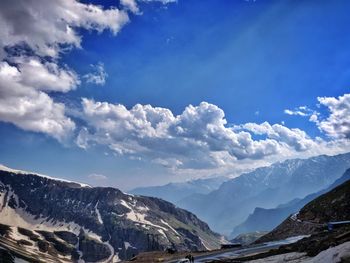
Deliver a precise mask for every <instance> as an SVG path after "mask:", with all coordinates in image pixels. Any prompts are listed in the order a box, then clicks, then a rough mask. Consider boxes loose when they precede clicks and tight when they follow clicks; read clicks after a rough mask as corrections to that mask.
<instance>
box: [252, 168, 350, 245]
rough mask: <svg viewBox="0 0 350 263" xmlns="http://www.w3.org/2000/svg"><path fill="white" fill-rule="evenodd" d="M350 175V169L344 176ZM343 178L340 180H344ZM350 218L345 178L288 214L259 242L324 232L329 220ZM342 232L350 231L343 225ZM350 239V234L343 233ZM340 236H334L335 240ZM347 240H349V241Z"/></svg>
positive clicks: (348, 183)
mask: <svg viewBox="0 0 350 263" xmlns="http://www.w3.org/2000/svg"><path fill="white" fill-rule="evenodd" d="M349 177H350V169H349V170H347V171H346V173H345V174H344V175H343V177H342V178H344V179H348V178H349ZM343 181H344V180H343V179H341V180H340V181H338V182H343ZM349 218H350V180H345V182H343V183H341V184H340V185H338V186H337V187H335V188H334V189H332V190H331V191H329V192H326V193H324V194H323V195H321V196H319V197H317V198H315V199H314V200H312V201H311V202H309V203H307V204H306V205H305V206H304V207H303V208H302V209H300V211H298V212H297V213H295V214H293V215H291V216H288V217H287V218H286V219H285V220H284V221H283V222H282V223H281V224H280V225H278V226H277V227H276V228H275V229H273V230H272V231H271V232H269V233H268V234H266V235H265V236H263V237H262V238H260V239H259V240H258V241H257V242H268V241H272V240H280V239H284V238H288V237H291V236H295V235H312V234H317V233H320V232H321V233H322V232H324V229H325V226H327V223H328V222H339V221H348V220H349ZM343 227H344V229H345V230H344V229H343V230H342V231H341V234H344V233H349V232H348V231H349V226H348V225H346V224H345V225H343ZM343 236H345V237H347V239H348V240H349V239H350V238H349V234H347V235H346V234H345V235H343ZM336 239H338V238H334V239H333V240H331V241H334V240H336ZM348 240H347V241H348Z"/></svg>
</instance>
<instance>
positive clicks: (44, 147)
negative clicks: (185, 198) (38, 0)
mask: <svg viewBox="0 0 350 263" xmlns="http://www.w3.org/2000/svg"><path fill="white" fill-rule="evenodd" d="M15 2H16V1H14V3H13V5H15V4H16V3H15ZM19 2H21V1H19ZM72 2H74V1H72ZM83 2H84V3H83V4H86V3H90V2H87V1H83ZM129 2H133V3H135V4H137V6H138V8H139V12H138V13H133V12H131V11H128V10H127V8H126V7H125V5H122V4H121V3H118V1H110V2H108V4H107V2H105V1H100V2H92V3H93V4H94V5H103V6H101V7H100V8H101V10H108V9H110V8H113V7H115V8H118V9H119V10H124V11H123V12H125V14H127V16H128V19H129V21H128V22H127V23H126V24H120V25H121V29H120V30H119V31H118V30H117V31H118V32H117V34H113V30H112V29H111V28H112V26H113V22H110V21H108V22H106V23H107V24H102V22H101V18H99V17H98V18H96V19H97V20H96V21H95V24H96V25H99V23H100V25H101V27H103V28H102V30H101V29H100V28H98V26H96V25H95V24H94V25H92V26H91V27H90V28H86V27H85V28H84V26H81V25H72V26H75V27H73V28H74V30H75V32H76V35H80V36H81V48H78V47H76V46H74V45H73V44H72V43H69V42H68V40H61V39H58V40H56V42H57V43H60V44H61V46H60V47H58V52H59V56H56V57H55V56H51V55H49V56H43V55H41V54H40V50H35V49H34V51H33V52H34V54H35V58H38V57H39V58H40V59H41V62H40V63H43V64H44V63H46V62H47V61H54V63H55V64H57V66H58V67H59V68H61V69H62V70H67V71H68V70H69V71H71V72H74V74H75V75H76V78H77V79H79V81H78V82H79V83H78V82H77V83H76V87H75V88H72V84H70V85H71V86H69V87H70V88H69V91H68V92H62V90H58V88H56V90H53V92H48V91H47V88H46V89H45V91H41V92H44V93H45V94H48V95H49V97H50V99H52V100H53V101H54V102H57V103H63V104H64V106H65V117H67V118H69V119H71V120H72V122H74V123H75V129H74V131H73V132H72V134H71V135H70V136H69V139H64V140H63V139H61V137H59V138H60V139H57V138H58V137H57V136H56V135H53V134H54V132H53V131H49V132H47V131H46V130H45V129H40V130H38V129H37V128H33V126H32V125H28V123H27V122H25V124H22V123H20V122H19V121H18V119H17V118H16V119H15V120H14V119H12V117H11V116H13V115H6V114H8V112H7V113H6V114H5V113H4V111H3V112H1V111H0V120H1V121H0V134H1V136H0V140H1V141H0V144H1V145H2V147H1V148H2V151H1V152H0V162H1V163H3V164H5V165H8V166H11V167H14V168H20V169H26V170H33V171H38V172H41V173H45V174H48V175H53V176H57V177H64V178H68V179H74V180H78V181H84V182H88V183H91V184H95V185H113V186H116V187H121V188H122V189H129V188H132V187H133V186H139V185H150V184H161V183H165V182H169V181H181V180H185V179H188V178H190V177H195V176H198V175H199V176H210V175H216V174H236V173H239V171H241V169H243V170H244V169H246V168H249V167H253V166H256V165H259V164H261V165H262V164H268V163H271V162H273V161H277V160H280V159H283V158H293V157H304V156H311V155H313V154H316V153H317V154H319V153H330V154H332V153H337V152H342V151H347V149H348V148H346V147H345V148H342V147H339V144H341V145H345V146H347V142H348V138H349V136H348V135H349V133H348V124H347V123H346V122H343V121H342V120H344V118H342V116H343V115H341V114H344V116H347V115H346V114H347V113H348V112H347V111H348V110H349V109H348V105H349V104H348V103H349V99H348V98H347V97H342V96H345V95H346V94H347V93H348V88H349V84H350V67H349V65H350V62H349V61H350V49H349V43H350V28H349V27H348V25H349V22H350V21H349V20H350V18H349V16H348V11H349V8H350V3H349V2H348V1H262V0H256V1H242V0H235V1H229V0H226V1H224V0H220V1H210V0H209V1H205V0H201V1H194V0H178V1H177V2H172V3H161V1H159V2H158V1H154V2H142V1H140V2H134V1H129ZM30 4H31V3H28V5H30ZM32 4H35V1H34V2H33V3H32ZM0 6H1V4H0ZM77 14H79V15H80V13H77ZM12 15H13V14H12ZM55 15H60V14H59V13H58V14H57V13H55ZM1 16H3V17H6V19H11V17H10V18H8V17H9V16H5V11H4V12H3V13H2V14H1ZM45 19H46V18H43V21H42V22H43V24H42V26H44V22H45ZM82 19H87V18H84V17H82ZM112 19H113V18H112ZM67 21H68V19H67ZM82 21H83V20H82ZM39 22H40V21H39ZM0 23H1V22H0ZM14 23H19V22H14ZM67 23H68V24H69V23H71V22H70V21H68V22H67ZM103 23H105V22H103ZM108 23H110V24H108ZM94 26H95V27H96V28H94ZM27 30H31V29H30V28H29V29H27ZM97 30H100V31H101V32H100V33H98V32H96V31H97ZM47 34H49V33H47ZM13 38H14V37H13ZM9 39H10V38H9ZM45 39H47V38H45ZM16 41H17V40H16ZM33 41H34V40H33ZM36 41H37V40H36ZM13 42H14V41H12V39H11V41H10V40H9V41H8V43H5V44H7V46H6V47H7V48H8V47H9V46H10V47H11V45H12V44H13ZM56 42H55V43H56ZM1 44H2V45H4V44H3V43H1ZM48 44H50V43H48ZM64 45H66V46H70V49H69V50H65V49H64V48H63V46H64ZM4 46H5V45H4ZM18 56H19V57H20V59H18V58H16V59H17V60H16V59H14V58H13V56H10V55H9V54H6V55H3V56H2V57H1V59H2V60H3V63H5V62H4V61H7V62H8V61H10V62H11V63H12V64H11V63H9V65H10V66H16V67H17V68H18V69H21V67H22V68H23V67H25V65H26V63H28V59H30V58H31V57H30V55H27V56H26V57H25V59H24V58H23V55H22V54H21V55H18ZM28 57H29V58H28ZM18 60H19V61H20V62H18ZM16 63H17V64H16ZM99 63H100V64H101V65H102V64H103V70H104V72H105V73H106V74H107V77H106V79H105V83H104V84H103V85H99V84H96V83H95V82H94V81H90V82H89V81H87V77H86V78H84V76H87V74H89V73H91V74H95V73H96V72H94V70H96V65H98V64H99ZM45 65H46V64H45ZM22 72H24V71H22ZM23 74H24V73H23ZM34 75H35V74H34ZM33 78H35V76H33ZM58 81H59V80H58ZM21 83H22V82H21ZM30 83H33V80H31V82H30ZM32 85H34V84H32ZM48 85H49V84H48ZM67 85H68V84H67ZM1 87H2V86H1ZM4 93H5V92H4ZM0 96H1V94H0ZM318 97H325V98H326V99H325V100H324V103H322V102H320V101H319V100H318ZM4 98H5V99H6V97H4ZM82 98H87V99H88V100H90V101H93V102H94V103H98V102H101V103H108V104H106V105H107V106H106V107H109V109H110V108H113V105H116V104H120V105H124V106H125V107H126V109H128V110H130V109H131V108H132V107H133V106H134V105H136V104H141V105H147V104H150V105H152V107H161V108H164V109H168V110H169V111H171V112H172V114H173V115H174V116H175V117H176V116H177V115H181V114H182V112H183V111H184V110H185V109H186V107H188V106H189V105H193V106H198V105H200V103H201V102H203V101H205V102H208V103H209V104H210V105H215V106H216V107H217V108H211V107H207V106H206V105H202V106H203V107H202V108H203V109H204V110H203V111H204V113H203V112H202V111H200V108H199V109H198V112H200V113H198V115H195V116H199V117H198V118H201V119H200V120H201V121H200V122H199V124H197V125H198V126H195V125H194V127H192V126H191V124H189V123H187V122H186V120H183V121H175V120H171V122H176V124H172V125H170V126H171V127H170V126H169V127H170V128H168V129H169V131H168V132H169V133H167V134H166V135H164V133H162V135H159V134H158V133H157V135H155V136H154V137H152V138H151V137H149V138H146V139H144V138H145V135H142V134H140V130H142V128H140V127H141V126H137V127H138V128H135V129H138V130H136V131H134V130H128V131H129V132H130V134H133V132H135V134H136V133H137V134H136V135H133V136H135V137H132V138H130V141H128V144H127V146H126V145H124V139H120V138H121V137H120V136H124V137H123V138H126V136H127V135H125V130H124V129H127V128H125V127H124V126H123V127H122V129H123V132H122V133H118V134H114V135H113V139H110V138H109V137H108V138H107V137H105V134H107V133H113V132H114V131H115V127H119V126H120V123H119V122H121V120H120V119H114V120H113V121H114V122H113V128H111V127H110V126H108V127H106V128H104V130H102V129H101V127H100V125H101V123H100V121H101V119H103V118H106V119H108V118H113V117H111V116H110V115H109V114H107V115H106V114H102V113H98V115H94V116H92V115H89V116H87V115H88V114H86V112H84V110H82V108H81V101H82ZM332 99H334V100H335V102H334V101H332ZM333 102H334V103H335V104H336V107H334V105H335V104H334V103H333ZM34 103H35V102H34ZM320 103H321V106H320V107H318V106H317V104H320ZM332 105H333V108H332ZM344 105H345V106H344ZM94 106H96V105H95V104H89V107H94ZM300 106H307V109H304V108H303V109H302V110H301V112H302V113H303V114H300V112H299V114H298V113H297V111H296V108H297V107H300ZM87 107H88V106H86V108H87ZM95 109H96V108H95ZM113 109H114V108H113ZM113 109H112V110H113ZM218 109H221V110H222V111H223V112H224V114H225V119H226V120H227V123H225V124H223V123H221V122H220V119H222V118H221V117H218V116H221V115H220V111H219V110H218ZM286 109H289V110H291V111H293V113H294V114H295V115H291V114H293V113H290V114H286V113H285V110H286ZM344 109H345V112H344ZM82 111H83V112H84V113H83V114H81V112H82ZM213 111H215V112H216V111H217V114H218V115H215V117H213V120H212V119H210V120H207V119H206V116H208V114H209V113H208V112H213ZM339 112H340V113H339ZM95 113H96V112H95ZM95 113H94V114H95ZM196 114H197V113H196ZM200 114H202V115H200ZM339 114H340V115H339ZM83 115H84V116H83ZM300 115H303V116H300ZM311 115H314V116H318V119H317V121H310V120H309V119H310V117H311ZM9 116H10V117H9ZM191 116H192V115H191ZM61 117H62V116H61ZM134 117H135V116H134ZM191 118H194V117H193V116H192V117H191ZM217 118H218V119H217ZM170 119H171V118H170ZM170 119H169V120H168V119H167V121H164V123H165V122H169V121H170ZM184 119H185V118H184ZM205 121H207V122H208V123H210V124H212V125H213V126H214V128H215V127H216V126H215V125H217V127H218V128H217V129H214V131H215V132H217V133H214V132H213V131H212V130H210V131H209V130H205V134H204V131H202V130H201V132H197V131H196V127H199V126H200V125H201V124H203V122H204V123H205ZM265 121H266V122H268V123H269V124H270V126H271V125H273V124H279V125H281V126H282V127H286V128H287V129H292V128H298V129H299V130H300V131H303V132H304V133H305V134H306V136H304V135H300V133H299V132H297V133H298V134H297V135H295V134H292V133H293V132H292V131H290V130H288V131H287V130H285V132H287V133H289V132H290V134H289V135H290V136H289V135H288V136H289V137H288V138H285V137H283V136H284V135H285V133H283V134H282V132H280V133H279V131H280V130H281V129H282V128H281V127H277V126H276V127H272V128H271V127H267V126H266V125H265V126H263V128H264V129H265V130H264V131H261V130H260V132H256V130H257V128H258V126H254V127H253V128H252V125H250V126H249V125H246V126H244V124H247V123H254V124H256V125H261V123H263V122H265ZM178 122H181V124H179V123H178ZM151 123H152V121H151ZM192 124H193V123H192ZM181 125H182V126H181ZM186 125H187V126H186ZM238 125H241V126H240V127H238ZM173 126H174V127H175V126H176V128H179V127H181V128H184V127H186V129H187V130H190V131H191V133H188V134H187V135H186V140H185V141H188V140H193V142H194V143H195V144H193V145H195V146H196V147H194V148H195V150H193V152H192V151H191V149H193V146H191V147H189V148H186V147H180V148H179V147H178V145H175V144H181V143H183V142H184V141H183V139H184V138H183V137H184V135H181V136H180V135H179V134H177V135H175V133H173V132H172V130H171V129H172V127H173ZM84 127H86V129H87V130H89V143H88V144H89V145H85V144H84V146H82V145H79V144H78V145H77V143H76V141H77V137H78V136H79V134H80V131H81V130H82V129H83V128H84ZM142 127H143V126H142ZM205 127H208V126H205ZM210 127H211V126H210ZM232 127H234V128H232ZM186 129H185V130H186ZM228 129H229V130H228ZM259 129H262V127H261V126H259ZM232 130H234V132H235V133H233V131H232ZM267 130H269V131H267ZM277 130H278V131H277ZM299 130H298V131H299ZM157 132H160V133H161V132H163V130H162V131H157ZM202 132H203V133H202ZM240 132H249V133H250V134H251V136H252V139H253V140H256V143H255V142H251V141H250V142H249V143H250V144H251V145H252V146H249V147H250V148H254V150H252V152H248V151H249V150H245V152H244V154H243V153H241V149H235V150H232V151H231V148H229V146H230V143H232V141H235V140H234V139H232V138H233V137H234V136H236V133H237V134H238V133H240ZM141 133H142V132H141ZM272 133H274V134H272ZM199 134H200V135H199ZM208 134H209V135H208ZM243 135H244V134H241V133H240V135H239V136H238V135H237V136H238V137H239V139H238V140H239V141H240V144H239V146H237V147H238V148H239V147H247V148H249V147H248V146H246V145H247V144H246V142H243V141H242V140H243V139H242V138H243V137H244V136H243ZM60 136H61V135H60ZM147 136H150V135H149V134H148V133H147ZM147 136H146V137H147ZM159 136H170V137H172V138H173V137H174V138H177V137H176V136H179V138H180V139H181V140H177V139H171V140H170V139H169V140H168V138H167V139H166V140H165V137H162V139H161V140H158V139H159ZM232 136H233V137H232ZM317 136H319V137H320V139H317V138H316V137H317ZM136 137H137V138H136ZM157 138H158V139H157ZM203 138H212V139H211V140H210V141H209V140H208V141H206V139H203ZM221 138H224V139H221ZM235 138H236V137H235ZM226 140H228V141H226ZM259 140H264V141H263V142H261V141H259ZM320 140H322V142H320ZM121 141H123V145H122V146H121V145H120V142H121ZM129 142H132V143H131V144H132V145H130V144H129ZM258 142H259V143H262V145H260V144H259V145H258ZM115 143H117V144H118V145H119V146H118V150H117V151H116V150H115V149H113V147H114V146H112V145H115ZM135 144H136V145H137V146H135ZM203 144H205V145H206V146H205V148H200V147H199V145H203ZM222 144H225V146H223V145H222ZM267 144H269V145H268V146H266V145H267ZM320 144H321V145H322V147H321V146H320V147H319V148H317V147H316V145H320ZM330 144H331V145H330ZM162 145H163V146H164V147H165V150H164V149H160V148H159V147H162ZM226 145H229V146H226ZM242 145H243V146H242ZM141 146H142V149H140V147H141ZM197 146H198V149H197ZM201 147H202V146H201ZM232 147H236V144H234V143H233V144H232ZM271 147H276V149H275V148H274V150H271ZM121 148H123V151H124V149H125V148H127V149H126V150H125V151H124V152H122V153H120V152H119V150H120V149H121ZM250 148H249V149H250ZM203 149H204V150H203ZM256 149H258V150H256ZM116 152H117V153H116ZM212 154H213V155H215V157H212ZM223 155H225V157H222V156H223ZM208 156H211V157H210V158H209V157H208ZM218 156H220V157H218ZM220 158H222V160H218V159H220ZM232 158H233V159H232ZM202 160H204V161H205V162H207V161H208V162H209V163H215V165H209V166H206V165H204V164H203V162H204V161H203V162H201V161H202ZM235 167H238V168H237V169H236V168H235ZM235 169H236V170H235Z"/></svg>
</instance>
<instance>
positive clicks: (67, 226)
mask: <svg viewBox="0 0 350 263" xmlns="http://www.w3.org/2000/svg"><path fill="white" fill-rule="evenodd" d="M0 224H1V225H0V247H2V248H4V249H5V250H7V251H9V253H14V254H15V255H16V256H18V257H20V258H26V259H28V258H29V259H33V258H34V259H35V258H36V259H38V258H39V259H42V262H71V261H79V260H80V262H82V260H83V261H85V262H95V261H99V262H100V261H101V262H107V261H108V262H115V261H117V260H118V259H127V258H130V257H132V256H133V255H134V254H137V253H138V252H140V251H149V250H164V249H167V248H172V249H176V250H207V249H213V248H218V247H219V246H220V243H221V242H222V241H223V240H222V237H221V236H220V235H218V234H216V233H214V232H212V231H211V230H210V228H209V227H208V225H207V224H206V223H204V222H202V221H201V220H199V219H198V218H197V217H196V216H195V215H194V214H192V213H190V212H187V211H185V210H183V209H180V208H177V207H175V206H174V205H173V204H171V203H169V202H167V201H164V200H161V199H159V198H152V197H141V196H135V195H130V194H126V193H123V192H122V191H120V190H118V189H115V188H111V187H90V186H88V185H85V184H81V183H76V182H69V181H64V180H60V179H54V178H50V177H47V176H43V175H39V174H34V173H30V172H23V171H18V170H12V169H9V168H7V167H4V166H1V167H0Z"/></svg>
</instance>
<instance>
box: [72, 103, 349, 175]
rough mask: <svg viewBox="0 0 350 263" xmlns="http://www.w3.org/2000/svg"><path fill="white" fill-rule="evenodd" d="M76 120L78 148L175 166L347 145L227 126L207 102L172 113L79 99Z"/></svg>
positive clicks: (298, 133) (263, 127)
mask: <svg viewBox="0 0 350 263" xmlns="http://www.w3.org/2000/svg"><path fill="white" fill-rule="evenodd" d="M81 118H82V119H83V120H84V121H85V127H83V128H82V129H81V130H80V132H79V135H78V137H77V140H76V142H77V144H78V146H79V147H81V148H84V149H87V148H88V147H90V146H93V145H96V144H97V145H105V146H107V147H108V148H109V149H110V150H112V151H113V152H114V153H116V154H118V155H127V156H130V157H132V158H136V157H137V158H144V159H147V160H151V161H153V162H154V163H157V164H160V165H163V166H165V167H170V168H176V169H215V168H218V167H222V166H231V165H234V164H237V163H238V162H240V161H247V160H250V161H255V160H271V161H273V160H278V159H283V158H287V157H296V156H311V155H315V154H322V153H330V154H331V153H336V152H341V151H344V150H346V149H348V148H347V147H348V146H349V144H348V143H347V142H344V141H342V142H340V141H339V140H332V141H327V140H324V139H322V138H320V137H316V138H311V137H310V136H308V135H307V134H306V132H305V131H303V130H300V129H298V128H292V129H291V128H288V127H286V126H284V125H280V124H273V125H271V124H270V123H268V122H263V123H261V124H257V123H246V124H242V125H234V126H231V127H230V126H229V125H228V124H227V121H226V119H225V114H224V111H223V110H222V109H220V108H219V107H218V106H216V105H213V104H210V103H207V102H202V103H200V104H199V105H198V106H193V105H189V106H187V107H186V108H185V109H184V111H183V112H182V113H181V114H179V115H177V116H175V115H174V114H173V113H172V112H171V111H170V110H169V109H166V108H159V107H152V106H151V105H140V104H137V105H135V106H134V107H132V108H131V109H127V108H126V107H125V106H124V105H121V104H112V103H108V102H96V101H94V100H92V99H86V98H83V99H82V115H81ZM257 136H259V137H260V138H259V139H256V138H254V137H257Z"/></svg>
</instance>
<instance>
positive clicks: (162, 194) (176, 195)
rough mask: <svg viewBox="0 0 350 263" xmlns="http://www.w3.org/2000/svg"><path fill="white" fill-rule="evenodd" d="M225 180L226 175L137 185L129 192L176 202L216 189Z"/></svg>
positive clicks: (226, 178)
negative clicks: (137, 186) (154, 184)
mask: <svg viewBox="0 0 350 263" xmlns="http://www.w3.org/2000/svg"><path fill="white" fill-rule="evenodd" d="M227 180H229V178H228V177H224V176H219V177H213V178H206V179H196V180H190V181H187V182H179V183H169V184H166V185H161V186H149V187H139V188H135V189H133V190H131V191H129V192H130V193H131V194H137V195H144V196H153V197H159V198H162V199H164V200H166V201H169V202H172V203H174V204H177V203H178V202H179V201H180V200H182V199H184V198H187V197H189V196H191V195H193V194H208V193H210V192H212V191H214V190H216V189H218V188H219V187H220V185H221V184H222V183H223V182H225V181H227Z"/></svg>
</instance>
